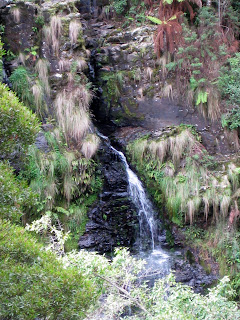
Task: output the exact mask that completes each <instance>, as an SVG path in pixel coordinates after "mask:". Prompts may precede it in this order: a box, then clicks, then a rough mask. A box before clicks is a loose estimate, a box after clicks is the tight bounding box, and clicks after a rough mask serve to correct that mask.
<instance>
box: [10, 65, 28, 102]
mask: <svg viewBox="0 0 240 320" xmlns="http://www.w3.org/2000/svg"><path fill="white" fill-rule="evenodd" d="M9 80H10V81H11V83H12V86H13V90H14V91H15V92H16V94H17V96H18V97H19V99H20V100H22V101H23V103H25V104H26V105H27V106H28V107H30V106H33V105H34V98H33V95H32V91H31V83H30V74H29V72H28V71H27V69H26V68H25V67H22V66H20V67H18V68H17V69H15V70H14V71H13V73H12V74H11V76H10V78H9Z"/></svg>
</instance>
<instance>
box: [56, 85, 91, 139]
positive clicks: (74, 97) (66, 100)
mask: <svg viewBox="0 0 240 320" xmlns="http://www.w3.org/2000/svg"><path fill="white" fill-rule="evenodd" d="M89 102H90V94H89V93H87V90H86V89H85V88H82V87H79V88H77V89H75V90H73V91H70V92H69V91H66V90H63V91H62V92H60V93H59V94H58V95H57V97H56V99H55V102H54V105H55V110H56V114H57V119H58V122H59V125H60V127H61V129H62V130H63V132H64V133H65V137H66V139H67V140H69V138H70V139H74V141H75V142H77V143H79V142H80V141H81V139H82V138H83V137H84V135H85V134H86V132H87V131H88V129H89V126H90V119H89V114H88V111H87V107H88V104H89Z"/></svg>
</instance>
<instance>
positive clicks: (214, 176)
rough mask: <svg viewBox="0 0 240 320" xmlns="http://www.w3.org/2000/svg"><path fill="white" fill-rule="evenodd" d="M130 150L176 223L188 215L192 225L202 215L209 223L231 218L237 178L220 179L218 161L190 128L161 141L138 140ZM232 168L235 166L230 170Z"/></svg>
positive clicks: (153, 192) (133, 161) (155, 195)
mask: <svg viewBox="0 0 240 320" xmlns="http://www.w3.org/2000/svg"><path fill="white" fill-rule="evenodd" d="M196 150H197V152H196ZM127 151H128V155H129V156H130V159H131V161H132V163H133V164H134V165H135V166H136V169H137V170H138V172H139V173H140V174H141V175H142V176H143V178H144V179H145V181H146V185H147V187H148V188H149V190H150V193H151V194H152V196H153V198H154V200H155V202H156V204H157V205H158V206H159V207H160V208H162V206H163V205H165V206H166V209H167V213H168V218H170V219H171V221H172V222H173V223H176V224H177V225H179V226H182V224H183V222H184V216H185V223H190V224H192V223H193V221H194V219H196V217H197V216H198V215H202V216H204V218H205V219H206V220H207V219H208V215H211V216H212V217H213V218H214V219H215V221H219V220H221V219H224V218H226V216H227V215H228V213H229V209H230V204H231V203H232V199H231V196H232V194H233V192H234V190H235V189H236V185H237V184H236V182H235V180H236V179H235V177H234V180H233V179H232V178H231V177H232V176H233V174H232V176H231V177H230V176H229V177H228V175H227V172H225V173H222V174H221V175H220V176H219V174H218V173H217V172H215V171H214V169H215V167H216V164H215V161H214V159H212V158H211V157H210V156H209V155H208V154H207V152H206V150H205V149H204V148H203V147H202V146H201V144H200V143H199V142H198V141H197V139H196V136H194V133H192V132H191V131H190V128H186V127H183V126H179V127H177V128H172V132H171V133H166V135H164V134H163V135H162V136H161V138H160V139H154V138H151V137H148V138H146V137H143V138H141V139H137V140H135V141H133V142H131V143H129V144H128V147H127ZM180 163H184V167H181V166H180ZM230 167H231V164H229V170H230V169H231V168H230ZM230 171H231V170H230ZM231 172H232V171H231ZM233 181H234V182H233ZM218 208H220V212H219V210H218Z"/></svg>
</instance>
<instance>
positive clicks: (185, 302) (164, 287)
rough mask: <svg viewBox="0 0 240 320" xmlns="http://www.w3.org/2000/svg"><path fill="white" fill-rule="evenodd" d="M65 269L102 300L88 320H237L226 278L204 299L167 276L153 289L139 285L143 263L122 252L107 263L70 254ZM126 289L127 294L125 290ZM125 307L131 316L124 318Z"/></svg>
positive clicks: (86, 254)
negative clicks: (72, 271)
mask: <svg viewBox="0 0 240 320" xmlns="http://www.w3.org/2000/svg"><path fill="white" fill-rule="evenodd" d="M63 260H64V263H65V265H66V266H71V265H73V266H75V267H76V268H79V270H80V272H81V273H82V274H83V275H84V276H85V277H86V278H90V279H91V281H93V282H94V283H95V284H96V286H97V287H98V288H99V290H100V292H101V291H102V292H104V293H105V296H106V299H105V300H104V302H101V304H99V309H98V310H94V312H93V313H92V314H91V315H90V316H89V317H88V318H89V319H91V320H97V319H102V318H103V317H101V316H102V315H103V314H104V315H105V316H106V317H104V319H122V314H123V313H125V317H124V319H129V320H130V319H131V320H132V319H134V320H140V319H145V320H156V319H161V320H164V319H165V320H175V319H179V320H198V319H199V320H200V319H209V320H215V319H218V320H223V319H235V318H236V319H237V318H238V317H239V316H240V312H239V310H238V308H237V304H236V303H235V302H232V301H229V300H228V298H229V297H230V296H231V295H232V294H233V293H234V292H233V290H232V288H231V286H230V284H229V278H227V277H225V278H223V279H222V280H221V281H220V283H219V285H218V286H216V287H215V288H213V289H210V290H209V292H208V294H207V295H206V296H202V295H200V294H196V293H194V292H193V291H192V289H191V288H190V287H188V286H185V285H183V284H180V283H176V281H175V279H174V276H173V275H172V274H170V275H169V276H167V277H166V278H164V279H161V280H158V281H156V282H155V285H154V287H153V288H149V287H148V286H146V284H145V283H144V282H141V281H139V277H142V278H144V275H145V276H146V273H145V272H146V270H145V268H144V266H145V261H144V260H140V259H136V258H134V257H132V256H131V255H130V254H129V252H128V251H127V250H126V249H117V250H116V251H115V256H114V258H113V260H112V262H111V263H110V262H109V261H108V260H107V259H106V258H105V257H103V256H100V255H98V254H96V253H92V252H85V251H83V250H82V251H80V252H72V253H70V254H68V255H67V256H65V257H64V258H63ZM126 288H127V290H126ZM129 307H131V308H132V307H133V308H132V309H131V310H132V311H133V313H134V314H132V315H131V316H130V317H127V314H128V310H129Z"/></svg>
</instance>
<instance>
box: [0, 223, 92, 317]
mask: <svg viewBox="0 0 240 320" xmlns="http://www.w3.org/2000/svg"><path fill="white" fill-rule="evenodd" d="M0 287H1V290H0V319H14V320H20V319H26V320H30V319H36V318H41V319H49V320H53V319H59V320H63V319H76V320H77V319H78V320H79V319H83V318H85V313H86V311H87V309H88V308H89V306H90V305H91V303H92V302H93V301H94V300H95V298H96V297H97V293H96V289H95V285H94V284H93V283H92V282H91V281H89V280H85V278H83V276H82V275H81V273H80V272H79V270H77V268H76V267H73V266H72V267H68V268H66V267H64V265H63V263H62V262H61V261H59V260H58V259H57V257H56V256H55V255H54V254H52V253H51V252H49V251H48V252H46V251H45V250H43V247H42V246H40V245H39V244H38V243H37V242H36V240H35V239H34V238H32V237H31V236H30V235H29V234H28V233H27V232H26V231H25V230H24V229H23V228H20V227H16V226H11V225H10V224H9V223H6V222H5V221H4V220H0Z"/></svg>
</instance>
